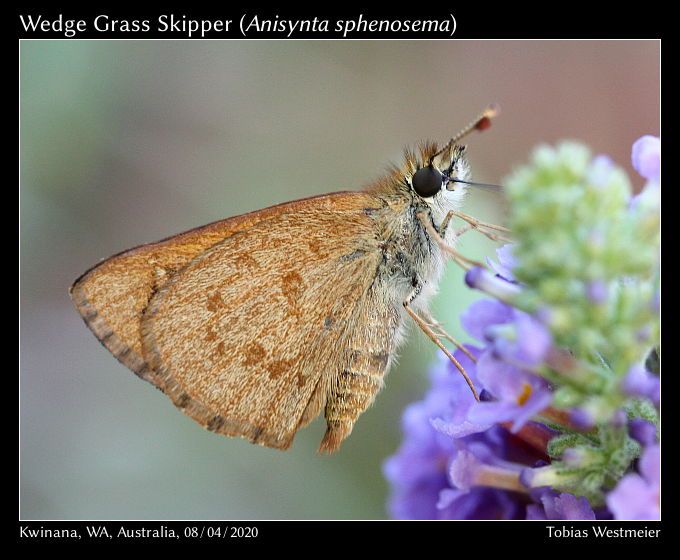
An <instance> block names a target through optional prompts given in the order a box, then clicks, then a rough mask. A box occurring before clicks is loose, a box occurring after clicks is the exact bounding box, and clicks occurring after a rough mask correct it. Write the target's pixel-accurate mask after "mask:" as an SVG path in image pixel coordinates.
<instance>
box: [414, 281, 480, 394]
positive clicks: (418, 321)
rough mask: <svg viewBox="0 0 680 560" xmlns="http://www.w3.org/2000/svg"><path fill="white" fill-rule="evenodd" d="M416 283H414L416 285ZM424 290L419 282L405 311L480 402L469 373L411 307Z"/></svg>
mask: <svg viewBox="0 0 680 560" xmlns="http://www.w3.org/2000/svg"><path fill="white" fill-rule="evenodd" d="M415 283H416V282H414V284H415ZM421 289H422V286H421V284H420V283H419V282H418V283H417V284H416V285H415V286H414V288H413V291H412V292H411V294H410V295H409V297H408V298H406V300H405V301H404V304H403V305H404V309H405V310H406V313H408V314H409V315H410V316H411V318H412V319H413V320H414V321H415V322H416V324H417V325H418V326H419V327H420V329H421V330H422V331H423V332H424V333H425V334H426V335H427V337H428V338H429V339H430V340H431V341H432V342H434V343H435V344H436V345H437V346H439V348H440V349H441V351H442V352H444V354H446V357H447V358H448V359H449V360H451V362H453V365H455V366H456V368H458V371H460V373H461V375H462V376H463V377H464V378H465V381H466V382H467V384H468V386H469V387H470V390H471V391H472V394H473V395H474V397H475V400H477V401H479V395H478V394H477V390H476V389H475V386H474V384H473V383H472V380H471V379H470V377H469V376H468V374H467V372H466V371H465V368H464V367H463V366H462V365H461V364H460V362H459V361H458V360H456V358H454V357H453V354H451V352H449V350H448V349H447V348H446V346H444V345H443V344H442V342H441V340H439V337H438V336H437V334H436V333H435V332H434V331H433V330H432V328H431V327H430V325H428V323H427V322H426V321H424V320H423V319H422V318H421V317H420V315H418V313H416V312H415V310H414V309H413V308H412V307H411V305H410V304H411V302H412V301H413V300H414V299H415V298H416V296H417V295H418V294H419V293H420V290H421Z"/></svg>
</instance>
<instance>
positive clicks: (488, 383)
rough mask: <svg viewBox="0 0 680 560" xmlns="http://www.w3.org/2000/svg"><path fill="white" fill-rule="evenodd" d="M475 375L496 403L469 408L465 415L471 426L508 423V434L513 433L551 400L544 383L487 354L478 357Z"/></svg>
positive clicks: (489, 353) (480, 403) (535, 376)
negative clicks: (473, 424)
mask: <svg viewBox="0 0 680 560" xmlns="http://www.w3.org/2000/svg"><path fill="white" fill-rule="evenodd" d="M477 375H478V377H479V379H480V381H481V382H482V385H483V386H484V387H485V389H486V390H487V391H489V392H490V393H491V394H492V395H493V396H494V397H495V398H496V399H497V400H494V401H483V402H479V403H476V404H474V405H473V406H472V407H470V410H469V412H468V415H467V416H468V419H469V420H470V421H471V422H473V423H476V424H485V423H489V424H493V423H502V422H512V423H513V424H512V431H513V432H516V431H518V430H519V429H520V428H521V427H522V426H523V425H524V424H525V423H526V422H528V421H529V419H530V418H531V417H532V416H534V415H535V414H537V413H538V412H540V411H542V410H543V409H544V408H546V407H547V406H548V405H549V404H550V402H551V400H552V393H551V392H550V390H549V389H548V384H547V383H546V382H545V380H543V379H542V378H540V377H538V376H537V375H533V374H531V373H527V372H525V371H522V370H521V369H519V368H517V367H515V366H513V365H511V364H507V363H506V362H503V361H501V360H497V359H496V358H495V357H494V356H493V354H492V353H491V352H485V353H484V354H482V356H481V357H480V359H479V361H478V362H477Z"/></svg>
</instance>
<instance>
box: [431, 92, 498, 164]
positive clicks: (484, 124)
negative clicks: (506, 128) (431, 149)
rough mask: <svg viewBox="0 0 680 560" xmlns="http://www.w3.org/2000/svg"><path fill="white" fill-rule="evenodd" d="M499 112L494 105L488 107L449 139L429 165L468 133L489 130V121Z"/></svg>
mask: <svg viewBox="0 0 680 560" xmlns="http://www.w3.org/2000/svg"><path fill="white" fill-rule="evenodd" d="M500 111H501V108H500V107H499V106H498V105H496V104H495V103H493V104H491V105H489V106H488V107H487V108H486V109H484V111H483V112H482V113H481V114H480V115H479V116H478V117H477V118H476V119H475V120H474V121H472V122H471V123H470V124H469V125H467V126H466V127H465V128H464V129H463V130H461V131H460V132H459V133H458V134H456V135H455V136H454V137H453V138H451V140H449V141H448V143H447V144H446V146H444V147H443V148H442V149H441V150H439V151H438V152H437V153H436V154H434V155H433V156H432V157H431V158H430V165H432V162H433V161H434V158H436V157H437V156H440V155H441V154H443V153H444V152H445V151H446V150H448V149H449V148H450V147H451V146H453V144H455V143H456V142H458V140H460V139H461V138H464V137H465V136H467V135H468V134H470V132H472V131H473V130H484V129H487V128H489V127H490V126H491V119H492V118H494V117H495V116H496V115H498V113H500Z"/></svg>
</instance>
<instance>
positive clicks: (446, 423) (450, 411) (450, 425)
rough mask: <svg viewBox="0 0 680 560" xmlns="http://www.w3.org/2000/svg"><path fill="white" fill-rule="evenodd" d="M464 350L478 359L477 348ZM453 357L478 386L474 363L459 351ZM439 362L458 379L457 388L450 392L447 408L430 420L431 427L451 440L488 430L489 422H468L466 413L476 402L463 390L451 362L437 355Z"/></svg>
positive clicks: (463, 384)
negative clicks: (455, 390)
mask: <svg viewBox="0 0 680 560" xmlns="http://www.w3.org/2000/svg"><path fill="white" fill-rule="evenodd" d="M466 348H467V350H468V351H469V352H470V353H471V354H472V355H473V356H474V357H475V358H478V357H479V355H480V354H481V353H482V351H481V350H480V349H479V348H475V347H474V346H466ZM453 357H454V358H456V360H458V362H459V363H460V365H461V366H463V368H464V369H465V371H466V372H467V374H468V376H469V377H470V379H471V380H472V382H473V383H474V384H475V386H479V380H478V379H477V374H476V366H475V363H474V362H473V361H472V360H471V359H470V358H469V357H468V356H467V355H465V353H463V352H462V351H461V350H458V351H456V352H455V353H454V355H453ZM439 360H440V366H441V367H442V368H443V369H446V370H448V371H449V375H451V376H455V377H456V378H458V380H459V383H458V385H459V387H458V388H457V392H455V393H454V392H453V391H452V392H451V395H450V398H449V402H448V405H449V406H448V407H447V408H446V410H443V411H442V412H441V413H440V414H439V415H438V416H435V417H433V418H432V419H431V424H432V427H433V428H434V429H435V430H437V431H438V432H440V433H442V434H444V435H446V436H449V437H451V438H461V437H465V436H468V435H470V434H475V433H479V432H484V431H485V430H487V429H489V428H490V427H491V426H492V425H493V423H491V422H485V423H483V424H478V423H474V422H470V421H469V420H468V418H467V412H468V410H469V409H470V407H471V406H473V405H474V404H475V402H476V401H475V399H474V398H473V396H472V394H471V393H470V391H469V390H465V388H466V384H465V383H464V381H463V377H462V376H461V375H460V374H459V372H458V371H457V370H456V368H455V367H452V364H451V362H450V361H449V360H448V358H446V356H444V354H443V353H440V354H439Z"/></svg>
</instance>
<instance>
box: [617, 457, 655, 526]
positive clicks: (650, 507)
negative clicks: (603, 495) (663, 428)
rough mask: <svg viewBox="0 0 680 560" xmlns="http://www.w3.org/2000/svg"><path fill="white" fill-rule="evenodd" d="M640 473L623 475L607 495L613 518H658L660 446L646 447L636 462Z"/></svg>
mask: <svg viewBox="0 0 680 560" xmlns="http://www.w3.org/2000/svg"><path fill="white" fill-rule="evenodd" d="M638 470H639V471H640V474H637V473H631V474H627V475H626V476H624V477H623V478H622V479H621V480H620V481H619V483H618V485H617V486H616V488H614V490H612V491H611V492H610V493H609V494H608V495H607V506H608V507H609V509H610V510H611V512H612V513H613V514H614V518H615V519H621V520H639V519H661V488H660V485H661V447H660V446H659V445H651V446H649V447H647V448H646V449H645V451H644V453H643V454H642V457H640V459H639V461H638Z"/></svg>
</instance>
